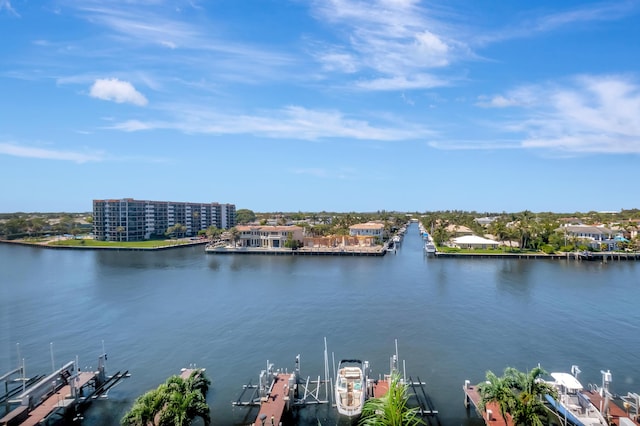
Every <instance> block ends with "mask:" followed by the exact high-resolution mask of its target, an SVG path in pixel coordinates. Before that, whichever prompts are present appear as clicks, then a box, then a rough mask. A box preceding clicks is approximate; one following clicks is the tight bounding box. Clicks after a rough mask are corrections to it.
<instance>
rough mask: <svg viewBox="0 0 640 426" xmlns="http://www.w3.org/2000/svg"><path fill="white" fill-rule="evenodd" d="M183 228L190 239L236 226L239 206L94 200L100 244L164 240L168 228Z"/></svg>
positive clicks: (97, 237)
mask: <svg viewBox="0 0 640 426" xmlns="http://www.w3.org/2000/svg"><path fill="white" fill-rule="evenodd" d="M176 224H181V225H184V226H185V227H186V232H185V234H186V235H187V236H194V235H197V233H198V231H200V230H203V229H207V228H208V227H210V226H212V225H213V226H215V227H216V228H220V229H229V228H233V227H234V226H235V225H236V206H235V205H234V204H220V203H183V202H172V201H147V200H134V199H133V198H123V199H119V200H93V232H94V236H95V238H96V239H97V240H106V241H140V240H148V239H150V238H152V237H154V236H163V235H164V234H165V232H166V231H167V228H169V227H171V226H174V225H176Z"/></svg>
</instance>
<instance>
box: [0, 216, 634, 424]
mask: <svg viewBox="0 0 640 426" xmlns="http://www.w3.org/2000/svg"><path fill="white" fill-rule="evenodd" d="M421 244H422V241H421V239H420V236H419V235H418V229H417V226H416V225H412V226H411V227H410V228H409V231H408V234H407V236H406V237H405V240H404V241H403V243H402V245H401V247H400V249H399V250H398V252H397V254H389V255H387V256H385V257H382V258H375V257H297V256H275V257H272V256H261V255H211V254H210V255H207V254H205V253H204V250H203V248H202V247H194V248H181V249H176V250H169V251H159V252H118V251H113V252H103V251H75V250H47V249H36V248H29V247H15V246H9V245H3V244H0V270H1V271H2V272H1V278H0V320H1V325H0V375H1V374H2V373H4V372H6V371H8V370H10V369H12V368H15V367H16V366H17V364H18V361H17V350H16V344H17V343H19V344H20V351H21V354H22V356H23V357H24V358H25V359H26V363H27V370H28V373H29V372H32V373H49V372H50V371H51V354H50V347H51V346H50V343H53V349H54V350H53V353H54V363H55V364H56V365H58V366H59V365H61V364H63V363H65V362H67V361H70V360H72V359H75V356H76V355H78V356H79V357H80V364H81V365H83V366H94V367H95V365H96V361H97V357H98V355H99V354H100V352H101V350H102V342H103V341H104V344H105V347H106V350H107V352H108V354H109V358H108V369H109V371H110V372H112V373H114V372H115V371H117V370H127V369H128V370H129V371H130V372H131V373H132V377H131V378H130V379H128V380H127V381H125V382H123V383H122V384H121V385H119V386H118V387H116V388H114V389H113V390H112V391H111V392H110V398H109V400H107V401H98V402H96V403H94V404H92V406H91V408H90V409H89V410H88V412H87V416H86V419H85V422H84V424H86V425H115V424H118V422H119V419H120V418H121V417H122V415H123V414H124V412H126V410H127V409H128V408H129V407H130V405H131V403H132V401H133V400H134V399H135V398H136V397H137V396H138V395H140V394H141V393H144V392H145V391H147V390H149V389H152V388H155V387H156V386H157V385H158V384H160V383H161V382H163V381H164V380H165V379H166V378H167V377H168V376H170V375H172V374H175V373H178V372H179V370H180V368H181V367H185V366H188V365H189V364H193V363H195V364H197V365H198V366H201V367H206V368H207V371H208V372H209V375H210V377H211V378H212V380H213V387H212V390H211V391H210V393H209V395H208V402H209V404H210V406H211V407H212V418H213V423H214V424H216V425H232V424H240V423H242V422H246V420H247V419H246V418H245V416H246V413H247V411H246V409H241V408H232V406H231V401H232V400H235V399H236V398H237V397H238V395H239V394H240V392H241V389H242V385H243V384H245V383H247V382H248V381H249V380H253V382H254V383H255V382H256V381H257V377H258V374H259V372H260V370H261V369H264V368H265V365H266V362H267V360H269V361H270V362H272V363H274V364H275V366H276V367H279V368H282V369H288V370H292V369H293V367H294V359H295V356H296V355H297V354H300V355H301V359H302V363H301V366H302V374H303V375H304V376H307V375H309V376H312V377H317V376H318V375H322V374H323V372H324V367H323V365H324V360H323V350H324V338H325V337H326V339H327V343H328V349H329V362H330V363H331V362H332V361H331V359H332V358H335V359H336V360H338V359H340V358H362V359H366V360H369V362H370V363H371V366H372V369H373V372H374V374H375V375H376V376H377V375H379V374H384V373H386V372H387V371H388V369H389V356H390V355H391V354H392V353H393V352H394V350H395V348H394V340H395V339H397V340H398V349H399V354H400V358H401V359H402V360H405V362H406V370H407V374H409V375H412V376H414V377H415V376H419V377H420V379H422V380H423V381H426V382H427V391H428V393H429V394H430V396H431V398H432V400H433V402H434V404H435V405H436V408H437V409H438V410H439V412H440V420H441V422H442V424H443V425H444V426H448V425H459V424H473V425H478V424H481V422H480V421H478V420H477V419H476V418H475V416H474V415H473V413H471V415H470V416H469V415H468V414H467V412H466V411H465V409H464V407H463V393H462V385H463V383H464V380H465V379H469V380H471V382H472V383H478V382H480V381H482V380H483V379H484V376H485V373H486V371H487V370H492V371H494V372H496V373H501V372H502V370H503V369H504V368H505V367H507V366H513V367H516V368H519V369H521V370H525V369H527V368H531V367H533V366H535V365H537V364H538V363H540V364H541V365H542V367H543V368H545V369H546V370H547V371H568V370H569V368H570V366H571V365H572V364H577V365H579V366H580V368H581V370H582V371H583V373H582V376H581V380H582V381H583V383H584V384H586V383H599V382H600V380H601V378H600V370H602V369H611V371H612V373H613V379H614V382H613V384H612V390H613V391H614V392H617V393H621V394H625V393H626V392H628V391H633V392H640V362H639V361H640V355H639V354H640V338H639V328H640V313H639V309H638V302H639V301H640V267H639V264H638V262H633V261H631V262H609V263H599V262H576V261H543V260H534V261H531V260H509V259H495V260H491V259H433V258H425V257H424V255H423V252H422V245H421ZM302 417H303V418H304V419H305V421H304V422H305V423H308V424H313V425H317V424H318V422H317V420H316V418H317V419H319V420H320V421H321V423H322V424H323V425H326V424H335V423H336V420H335V415H334V409H332V408H331V407H324V408H322V407H316V408H308V409H305V412H304V413H303V415H302ZM251 421H252V420H251Z"/></svg>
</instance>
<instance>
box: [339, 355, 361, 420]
mask: <svg viewBox="0 0 640 426" xmlns="http://www.w3.org/2000/svg"><path fill="white" fill-rule="evenodd" d="M366 396H367V379H366V376H365V369H364V364H363V363H362V361H360V360H359V359H343V360H342V361H340V364H338V374H337V377H336V385H335V398H336V406H337V408H338V413H340V414H342V415H344V416H347V417H356V416H359V415H360V414H362V407H363V406H364V401H365V399H366Z"/></svg>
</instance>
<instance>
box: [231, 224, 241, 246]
mask: <svg viewBox="0 0 640 426" xmlns="http://www.w3.org/2000/svg"><path fill="white" fill-rule="evenodd" d="M229 235H230V236H231V241H233V246H234V247H236V242H237V241H238V238H239V237H240V231H239V230H238V228H236V227H235V226H234V227H233V228H231V229H230V230H229Z"/></svg>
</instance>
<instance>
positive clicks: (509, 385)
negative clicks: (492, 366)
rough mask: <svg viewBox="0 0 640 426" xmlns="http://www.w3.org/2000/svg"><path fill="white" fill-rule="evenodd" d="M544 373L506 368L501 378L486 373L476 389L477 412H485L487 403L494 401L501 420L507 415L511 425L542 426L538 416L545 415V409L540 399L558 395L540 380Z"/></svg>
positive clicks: (534, 370)
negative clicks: (477, 393) (477, 394)
mask: <svg viewBox="0 0 640 426" xmlns="http://www.w3.org/2000/svg"><path fill="white" fill-rule="evenodd" d="M545 374H546V372H545V371H544V370H543V369H542V368H541V367H536V368H534V369H533V370H531V371H529V372H528V373H523V372H520V371H518V370H516V369H515V368H513V367H507V368H506V369H505V370H504V375H503V376H502V377H498V376H496V375H495V374H494V373H492V372H491V371H488V372H487V381H486V382H485V383H481V384H480V385H479V386H478V390H479V391H480V397H481V399H480V409H481V410H485V407H486V404H487V403H489V402H495V403H497V404H498V406H499V408H500V414H501V415H502V417H504V418H506V416H507V414H508V415H510V416H511V418H512V420H513V423H514V424H516V425H527V426H543V424H544V423H543V422H542V420H541V417H545V416H546V415H547V410H546V408H545V406H544V403H543V400H542V399H543V397H544V396H545V395H551V396H552V397H553V398H557V396H558V394H557V391H556V389H555V388H554V387H553V386H552V385H550V384H549V383H546V382H544V381H543V380H541V377H542V376H543V375H545Z"/></svg>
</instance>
